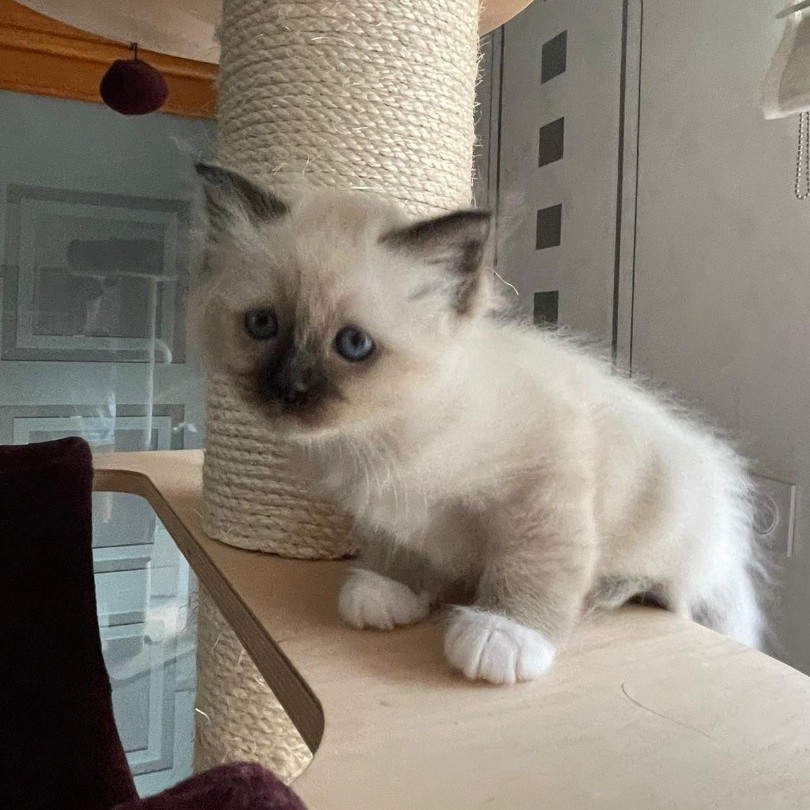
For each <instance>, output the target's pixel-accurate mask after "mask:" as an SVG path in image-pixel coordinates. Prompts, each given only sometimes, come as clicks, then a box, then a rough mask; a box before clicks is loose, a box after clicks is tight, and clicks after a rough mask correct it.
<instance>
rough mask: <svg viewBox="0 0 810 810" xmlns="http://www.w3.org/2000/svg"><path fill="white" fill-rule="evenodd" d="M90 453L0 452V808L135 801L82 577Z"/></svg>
mask: <svg viewBox="0 0 810 810" xmlns="http://www.w3.org/2000/svg"><path fill="white" fill-rule="evenodd" d="M92 481H93V470H92V459H91V454H90V448H89V447H88V445H87V444H86V443H85V442H84V441H83V440H81V439H78V438H71V439H63V440H60V441H55V442H45V443H42V444H34V445H27V446H15V447H0V605H2V607H1V608H0V806H2V807H8V808H14V810H109V808H111V807H112V806H113V805H115V804H118V803H120V802H123V801H129V800H131V799H134V798H136V797H137V793H136V792H135V786H134V784H133V781H132V776H131V774H130V771H129V767H128V765H127V761H126V757H125V755H124V750H123V747H122V745H121V740H120V737H119V735H118V730H117V729H116V726H115V721H114V719H113V712H112V700H111V690H110V681H109V678H108V676H107V670H106V668H105V666H104V661H103V659H102V656H101V640H100V638H99V632H98V620H97V618H96V593H95V586H94V582H93V560H92V550H91V542H92V529H91V491H92Z"/></svg>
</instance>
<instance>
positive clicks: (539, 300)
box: [533, 290, 560, 326]
mask: <svg viewBox="0 0 810 810" xmlns="http://www.w3.org/2000/svg"><path fill="white" fill-rule="evenodd" d="M559 303H560V293H559V291H558V290H547V291H546V292H536V293H535V294H534V318H533V320H534V323H535V326H547V325H551V324H556V323H557V313H558V309H559Z"/></svg>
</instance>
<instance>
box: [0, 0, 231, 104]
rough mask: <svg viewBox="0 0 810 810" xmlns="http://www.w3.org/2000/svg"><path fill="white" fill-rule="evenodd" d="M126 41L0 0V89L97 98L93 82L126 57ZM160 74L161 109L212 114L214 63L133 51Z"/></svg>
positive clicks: (127, 56)
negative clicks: (164, 97)
mask: <svg viewBox="0 0 810 810" xmlns="http://www.w3.org/2000/svg"><path fill="white" fill-rule="evenodd" d="M131 55H132V52H131V50H130V48H129V45H128V44H124V43H120V42H113V41H112V40H109V39H103V38H101V37H97V36H94V35H93V34H88V33H86V32H84V31H80V30H79V29H78V28H71V27H70V26H68V25H64V24H62V23H60V22H57V21H56V20H52V19H51V18H49V17H46V16H44V15H42V14H38V13H37V12H35V11H31V9H29V8H26V7H25V6H22V5H20V4H19V3H15V2H13V0H0V89H2V90H14V91H17V92H20V93H34V94H36V95H43V96H56V97H58V98H70V99H78V100H80V101H92V102H97V103H100V102H101V98H100V97H99V94H98V85H99V82H100V81H101V77H102V76H103V75H104V73H105V71H106V70H107V68H108V67H109V66H110V65H111V64H112V63H113V62H114V61H115V60H116V59H127V58H130V57H131ZM139 56H140V57H141V58H142V59H144V61H146V62H149V63H150V64H152V65H154V66H155V67H156V68H157V69H158V70H159V71H160V72H161V73H162V74H163V75H164V77H165V78H166V82H167V84H168V85H169V98H168V101H167V102H166V104H165V105H164V106H163V108H162V112H167V113H174V114H175V115H186V116H191V117H195V118H214V117H215V116H216V91H215V84H214V79H215V76H216V70H217V66H216V65H211V64H208V63H206V62H193V61H191V60H188V59H178V58H176V57H173V56H166V55H165V54H159V53H154V52H152V51H146V50H139Z"/></svg>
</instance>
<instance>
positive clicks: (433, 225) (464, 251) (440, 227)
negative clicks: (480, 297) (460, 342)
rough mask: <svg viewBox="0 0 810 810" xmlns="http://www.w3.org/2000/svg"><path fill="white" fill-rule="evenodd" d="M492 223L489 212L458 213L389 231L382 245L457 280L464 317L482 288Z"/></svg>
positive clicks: (458, 309) (460, 307)
mask: <svg viewBox="0 0 810 810" xmlns="http://www.w3.org/2000/svg"><path fill="white" fill-rule="evenodd" d="M491 223H492V215H491V214H490V213H489V211H456V212H455V213H453V214H447V215H445V216H442V217H437V218H436V219H428V220H424V221H422V222H416V223H414V224H413V225H408V226H406V227H404V228H397V229H396V230H393V231H389V232H388V233H385V234H383V236H382V237H380V242H382V244H384V245H386V246H388V247H390V248H393V249H394V250H398V251H403V252H406V253H408V254H410V255H411V256H413V257H415V258H419V259H421V260H422V261H424V262H426V263H427V264H435V265H439V266H440V267H441V268H442V269H444V270H445V271H446V272H447V273H450V274H451V276H452V277H454V278H455V279H456V281H457V287H456V299H455V306H456V310H457V311H458V312H459V313H460V314H464V313H466V312H468V311H469V310H470V309H471V308H472V303H473V299H474V297H475V292H476V290H477V289H478V284H479V279H480V275H481V273H480V271H481V267H482V264H483V261H484V252H485V250H486V245H487V241H488V239H489V232H490V227H491Z"/></svg>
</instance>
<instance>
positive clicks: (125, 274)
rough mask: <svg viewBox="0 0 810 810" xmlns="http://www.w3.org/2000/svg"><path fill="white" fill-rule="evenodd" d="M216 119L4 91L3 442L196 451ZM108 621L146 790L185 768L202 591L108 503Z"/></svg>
mask: <svg viewBox="0 0 810 810" xmlns="http://www.w3.org/2000/svg"><path fill="white" fill-rule="evenodd" d="M213 139H214V133H213V129H212V126H211V125H210V124H209V123H206V122H202V121H197V120H192V119H184V118H179V117H175V116H168V115H159V114H158V115H151V116H145V117H141V118H126V117H123V116H120V115H118V114H117V113H114V112H112V111H111V110H108V109H107V108H105V107H103V106H100V105H95V104H87V103H83V102H75V101H63V100H57V99H51V98H40V97H34V96H27V95H23V94H17V93H7V92H0V261H2V264H1V265H0V443H2V444H12V443H15V444H20V443H26V442H33V441H42V440H45V439H50V438H58V437H61V436H67V435H79V436H83V437H84V438H85V439H87V441H88V442H90V444H91V445H93V447H94V449H95V450H96V452H109V451H113V450H158V449H161V450H168V449H181V448H194V447H199V446H201V442H202V437H201V434H200V424H201V418H202V382H201V374H200V372H199V369H198V368H197V367H196V366H195V365H194V363H193V362H192V361H191V360H190V358H189V347H188V346H187V345H186V339H185V303H186V292H187V288H188V272H189V246H188V236H189V197H190V193H191V190H192V188H193V185H192V175H193V172H192V170H191V158H192V157H199V156H201V155H202V156H209V155H210V153H211V152H212V151H213ZM94 533H95V534H94V561H95V572H96V585H97V590H98V600H99V622H100V625H101V635H102V640H103V646H104V653H105V657H106V660H107V664H108V668H109V669H110V676H111V679H112V683H113V689H114V703H115V709H116V718H117V721H118V724H119V729H120V731H121V736H122V738H123V741H124V745H125V747H126V749H127V753H128V756H129V760H130V764H131V767H132V770H133V772H134V773H135V775H136V781H137V783H138V788H139V790H140V791H141V793H142V794H147V793H152V792H155V791H157V790H162V789H163V788H164V787H167V786H169V785H171V784H173V783H174V782H176V781H178V779H181V778H183V777H185V776H186V775H188V773H189V772H190V768H191V758H192V745H193V731H192V730H193V711H194V706H193V695H194V634H193V624H192V623H191V622H190V621H189V611H188V604H189V601H190V600H191V599H192V598H193V594H194V587H195V586H194V580H193V577H192V576H191V575H190V573H189V570H188V566H187V565H186V563H185V562H184V561H183V560H182V558H181V557H180V555H179V553H178V552H177V550H176V549H175V547H174V545H173V544H172V542H171V540H170V538H169V537H168V535H167V534H166V532H165V530H164V529H163V527H162V526H161V525H160V523H159V521H158V520H157V519H156V516H155V515H154V513H153V512H152V510H151V509H150V508H149V506H148V505H147V504H146V503H145V502H144V501H141V500H139V499H137V498H135V497H134V496H125V495H111V494H97V495H96V496H95V500H94Z"/></svg>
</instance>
